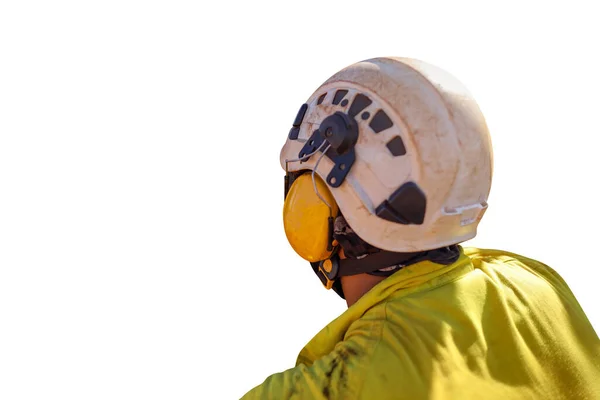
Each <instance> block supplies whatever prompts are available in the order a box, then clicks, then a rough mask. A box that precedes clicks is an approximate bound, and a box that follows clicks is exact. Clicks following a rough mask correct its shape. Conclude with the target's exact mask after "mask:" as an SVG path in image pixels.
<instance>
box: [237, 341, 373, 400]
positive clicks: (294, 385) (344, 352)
mask: <svg viewBox="0 0 600 400" xmlns="http://www.w3.org/2000/svg"><path fill="white" fill-rule="evenodd" d="M367 358H368V357H367V354H366V353H365V352H364V349H361V347H360V346H359V345H358V343H355V342H349V341H344V342H340V343H338V344H337V345H336V346H335V348H334V350H333V351H332V352H331V353H329V354H327V355H326V356H324V357H322V358H320V359H318V360H316V361H315V362H314V363H313V364H312V365H310V366H307V365H305V364H299V365H297V366H296V367H295V368H291V369H288V370H286V371H284V372H281V373H277V374H273V375H271V376H270V377H268V378H267V379H266V380H265V381H264V382H263V383H262V384H261V385H259V386H257V387H255V388H254V389H252V390H251V391H250V392H248V393H246V395H244V397H242V400H254V399H256V400H267V399H269V400H270V399H273V400H275V399H277V400H280V399H314V400H321V399H323V400H324V399H355V398H358V397H359V395H358V393H359V391H360V389H361V387H362V376H363V375H364V374H363V373H362V371H363V369H364V368H365V367H368V364H369V362H368V360H367Z"/></svg>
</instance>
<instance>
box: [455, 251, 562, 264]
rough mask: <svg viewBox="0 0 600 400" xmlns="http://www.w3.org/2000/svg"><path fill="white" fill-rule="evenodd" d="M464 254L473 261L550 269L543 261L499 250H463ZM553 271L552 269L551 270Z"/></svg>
mask: <svg viewBox="0 0 600 400" xmlns="http://www.w3.org/2000/svg"><path fill="white" fill-rule="evenodd" d="M463 251H464V254H465V255H466V256H467V257H469V258H470V259H471V260H472V261H475V262H477V261H484V262H488V263H510V262H511V261H516V262H520V263H522V264H525V265H528V266H534V267H541V268H544V269H545V268H550V267H549V266H548V265H546V264H544V263H543V262H541V261H538V260H535V259H533V258H530V257H526V256H523V255H521V254H517V253H512V252H510V251H506V250H497V249H480V248H477V247H465V248H463ZM550 269H551V268H550Z"/></svg>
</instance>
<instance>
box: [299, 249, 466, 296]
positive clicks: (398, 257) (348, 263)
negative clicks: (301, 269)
mask: <svg viewBox="0 0 600 400" xmlns="http://www.w3.org/2000/svg"><path fill="white" fill-rule="evenodd" d="M459 256H460V248H459V246H458V245H452V246H448V247H442V248H439V249H434V250H428V251H422V252H418V253H395V252H391V251H385V250H380V251H379V252H377V253H373V254H370V255H368V256H366V257H363V258H361V259H351V258H344V259H342V258H340V257H339V256H338V255H337V252H336V253H335V255H334V256H333V257H331V258H329V259H327V260H324V261H321V262H319V263H311V265H312V266H313V269H314V270H315V273H316V274H317V276H318V277H319V279H320V280H321V282H322V283H323V285H324V286H325V287H326V288H327V289H334V290H335V292H336V293H337V294H338V295H339V296H340V297H341V298H344V296H343V290H342V287H341V282H340V279H339V278H340V277H342V276H351V275H358V274H363V273H366V274H370V275H375V276H384V277H387V276H390V275H392V274H394V273H395V272H397V271H398V270H400V269H402V268H404V267H407V266H409V265H413V264H416V263H419V262H421V261H426V260H427V261H431V262H434V263H436V264H442V265H450V264H452V263H454V262H456V261H457V260H458V258H459ZM390 266H399V267H398V268H396V269H394V270H391V271H378V270H380V269H382V268H386V267H390Z"/></svg>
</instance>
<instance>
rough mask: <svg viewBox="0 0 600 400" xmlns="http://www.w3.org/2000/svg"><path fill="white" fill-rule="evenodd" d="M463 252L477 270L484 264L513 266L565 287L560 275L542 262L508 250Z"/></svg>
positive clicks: (471, 249)
mask: <svg viewBox="0 0 600 400" xmlns="http://www.w3.org/2000/svg"><path fill="white" fill-rule="evenodd" d="M463 251H464V254H465V255H466V256H467V257H469V258H470V259H471V262H472V263H473V265H474V266H475V268H477V267H478V266H479V265H481V264H482V263H485V264H486V265H496V266H500V265H502V266H511V267H516V268H521V269H524V270H528V271H529V272H531V273H534V274H536V275H538V276H540V277H543V278H545V279H546V280H548V281H550V282H551V283H553V284H558V285H560V286H563V285H565V282H564V280H563V278H562V277H561V276H560V274H559V273H558V272H556V271H555V270H554V269H553V268H552V267H550V266H549V265H547V264H545V263H544V262H542V261H539V260H536V259H533V258H530V257H526V256H523V255H521V254H517V253H512V252H509V251H506V250H497V249H480V248H476V247H465V248H463Z"/></svg>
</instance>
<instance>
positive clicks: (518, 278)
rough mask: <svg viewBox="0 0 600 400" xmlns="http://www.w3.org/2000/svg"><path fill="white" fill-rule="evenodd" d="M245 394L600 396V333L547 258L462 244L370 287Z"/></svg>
mask: <svg viewBox="0 0 600 400" xmlns="http://www.w3.org/2000/svg"><path fill="white" fill-rule="evenodd" d="M243 399H244V400H246V399H248V400H249V399H277V400H281V399H373V400H383V399H461V400H462V399H486V400H489V399H501V400H509V399H520V400H522V399H551V400H558V399H593V400H598V399H600V340H599V339H598V335H597V334H596V332H595V331H594V329H593V328H592V326H591V324H590V322H589V321H588V319H587V317H586V315H585V314H584V312H583V310H582V309H581V307H580V305H579V303H578V302H577V300H576V299H575V297H574V296H573V293H572V292H571V291H570V290H569V288H568V286H567V284H566V283H565V282H564V281H563V279H562V278H561V277H560V276H559V275H558V274H557V273H556V272H555V271H554V270H552V269H551V268H549V267H548V266H546V265H544V264H542V263H540V262H538V261H535V260H532V259H528V258H525V257H522V256H519V255H516V254H511V253H507V252H502V251H496V250H479V249H464V250H463V249H461V257H460V258H459V260H458V261H457V262H456V263H454V264H452V265H449V266H443V265H438V264H434V263H431V262H427V261H426V262H421V263H418V264H415V265H412V266H409V267H406V268H404V269H402V270H400V271H398V272H396V273H395V274H393V275H392V276H390V277H389V278H387V279H385V280H383V281H382V282H380V283H379V284H378V285H377V286H375V287H374V288H373V289H371V290H370V291H369V292H368V293H367V294H365V295H364V296H363V297H362V298H361V299H360V300H359V301H358V302H356V303H355V304H354V305H352V306H351V307H350V308H349V309H348V310H347V311H346V312H344V313H343V314H342V315H340V316H339V317H338V318H337V319H335V320H334V321H333V322H331V323H330V324H329V325H328V326H326V327H325V328H324V329H323V330H322V331H321V332H319V333H318V334H317V335H316V336H315V337H314V338H313V339H312V340H311V341H310V342H309V343H308V344H307V345H306V347H305V348H304V349H303V350H302V351H301V352H300V355H299V356H298V360H297V362H296V367H295V368H291V369H289V370H287V371H284V372H282V373H278V374H274V375H272V376H270V377H269V378H267V379H266V380H265V381H264V383H262V384H261V385H259V386H257V387H256V388H254V389H253V390H251V391H250V392H248V393H247V394H246V395H245V396H244V397H243Z"/></svg>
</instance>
